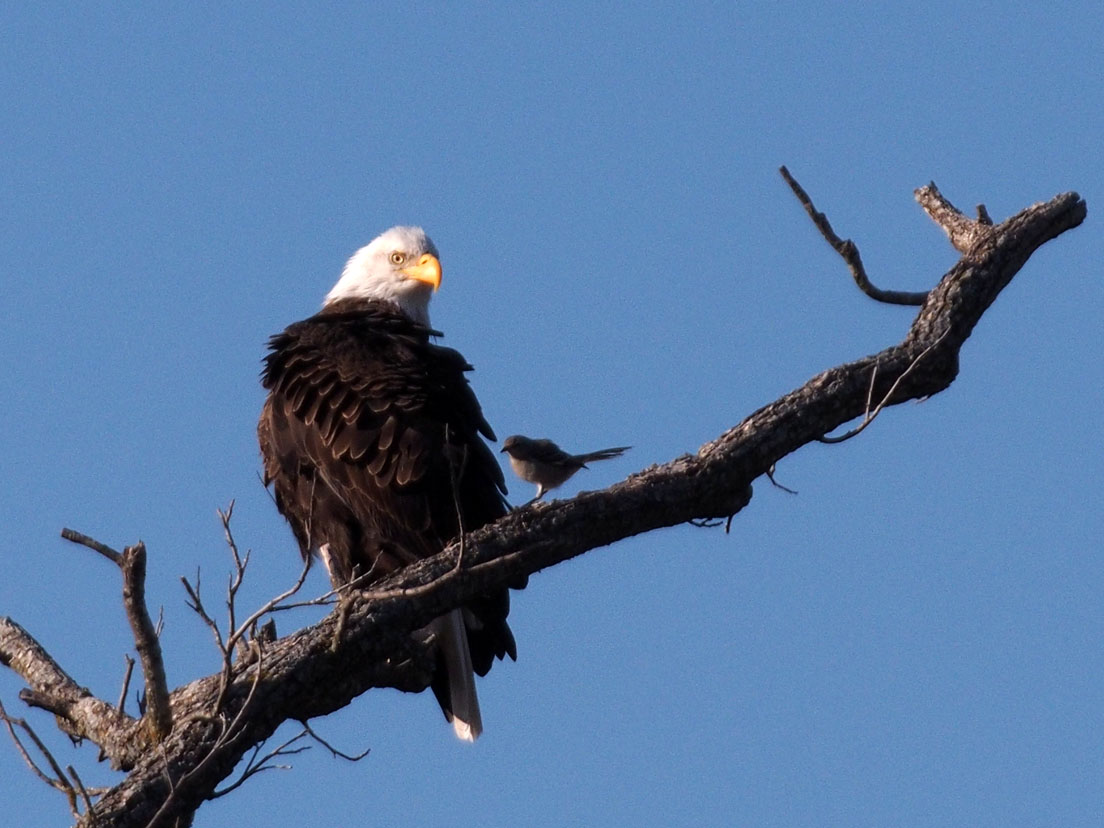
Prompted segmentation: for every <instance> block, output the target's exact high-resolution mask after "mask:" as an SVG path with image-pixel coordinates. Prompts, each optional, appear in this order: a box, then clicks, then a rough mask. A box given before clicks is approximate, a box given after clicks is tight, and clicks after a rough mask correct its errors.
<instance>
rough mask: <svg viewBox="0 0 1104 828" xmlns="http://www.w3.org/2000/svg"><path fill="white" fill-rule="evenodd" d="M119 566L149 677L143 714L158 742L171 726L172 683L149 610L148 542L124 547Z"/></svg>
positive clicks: (125, 601) (137, 645)
mask: <svg viewBox="0 0 1104 828" xmlns="http://www.w3.org/2000/svg"><path fill="white" fill-rule="evenodd" d="M120 568H121V569H122V570H123V606H124V607H126V614H127V620H128V621H130V629H131V632H133V634H134V646H135V649H137V651H138V658H139V659H140V660H141V662H142V674H143V675H144V676H145V679H146V712H145V715H144V717H143V718H144V720H145V722H146V727H148V728H149V732H150V737H151V738H152V739H153V741H154V743H156V742H160V741H161V740H162V739H164V738H165V737H166V736H167V735H168V734H169V731H170V730H172V710H171V709H170V708H169V686H168V683H167V681H166V679H165V662H164V661H163V659H162V657H161V644H160V642H159V641H158V638H157V631H156V630H155V629H154V626H153V622H152V621H151V620H150V617H149V613H148V612H147V611H146V545H145V544H144V543H142V542H141V541H138V543H136V544H134V546H128V547H127V548H126V549H124V550H123V559H122V562H121V564H120Z"/></svg>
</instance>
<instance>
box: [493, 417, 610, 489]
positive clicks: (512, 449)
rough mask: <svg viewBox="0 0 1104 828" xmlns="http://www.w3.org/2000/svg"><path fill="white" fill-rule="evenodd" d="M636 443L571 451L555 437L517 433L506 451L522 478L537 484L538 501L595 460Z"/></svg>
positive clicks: (607, 457)
mask: <svg viewBox="0 0 1104 828" xmlns="http://www.w3.org/2000/svg"><path fill="white" fill-rule="evenodd" d="M630 448H632V446H618V447H617V448H608V449H602V450H601V451H591V452H587V453H586V454H568V453H567V452H566V451H564V450H563V449H562V448H560V447H559V446H557V445H556V444H555V443H553V442H552V441H551V440H534V439H532V438H530V437H523V436H522V435H520V434H514V435H513V436H511V437H507V438H506V439H505V440H504V441H503V443H502V451H504V452H506V453H507V454H509V455H510V466H511V467H512V468H513V470H514V473H515V474H516V475H517V476H518V477H520V478H521V479H522V480H525V481H528V482H529V483H536V484H537V496H536V497H534V498H533V499H532V500H530V501H529V502H530V503H534V502H536V501H538V500H540V499H541V498H542V497H544V495H545V492H548V491H549V490H551V489H555V488H556V487H557V486H562V485H563V484H564V483H566V482H567V480H568V478H570V477H571V475H573V474H575V472H577V471H578V470H579V469H585V468H586V467H587V463H589V462H590V461H592V460H611V459H613V458H614V457H620V456H621V455H622V454H624V453H625V452H626V451H628V450H629V449H630ZM500 453H501V452H500Z"/></svg>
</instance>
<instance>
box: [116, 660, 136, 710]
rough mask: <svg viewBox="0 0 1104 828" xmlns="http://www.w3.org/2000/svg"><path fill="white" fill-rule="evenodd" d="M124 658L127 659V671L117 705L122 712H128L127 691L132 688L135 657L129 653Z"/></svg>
mask: <svg viewBox="0 0 1104 828" xmlns="http://www.w3.org/2000/svg"><path fill="white" fill-rule="evenodd" d="M123 658H124V659H126V673H124V674H123V689H122V690H121V691H120V693H119V703H118V704H117V705H115V706H116V707H117V708H119V712H120V713H125V712H126V697H127V691H128V690H129V689H130V676H131V674H132V673H133V672H134V659H133V658H131V657H130V656H129V655H124V656H123Z"/></svg>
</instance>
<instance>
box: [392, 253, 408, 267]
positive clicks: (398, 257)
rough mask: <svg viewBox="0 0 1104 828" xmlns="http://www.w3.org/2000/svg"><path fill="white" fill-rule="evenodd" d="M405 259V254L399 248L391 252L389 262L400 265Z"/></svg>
mask: <svg viewBox="0 0 1104 828" xmlns="http://www.w3.org/2000/svg"><path fill="white" fill-rule="evenodd" d="M405 261H406V254H405V253H403V252H402V251H401V250H396V251H395V252H394V253H392V254H391V264H396V265H401V264H402V263H403V262H405Z"/></svg>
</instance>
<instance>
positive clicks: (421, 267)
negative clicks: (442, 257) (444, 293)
mask: <svg viewBox="0 0 1104 828" xmlns="http://www.w3.org/2000/svg"><path fill="white" fill-rule="evenodd" d="M399 272H400V273H402V274H403V275H404V276H407V277H409V278H411V279H416V280H418V281H419V282H425V283H426V284H427V285H432V286H433V289H434V290H438V289H439V288H440V287H441V263H440V262H439V261H438V260H437V257H436V256H434V255H433V254H432V253H423V254H422V257H421V258H420V259H418V263H417V264H412V265H411V266H410V267H404V268H403V269H402V270H400V271H399Z"/></svg>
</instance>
